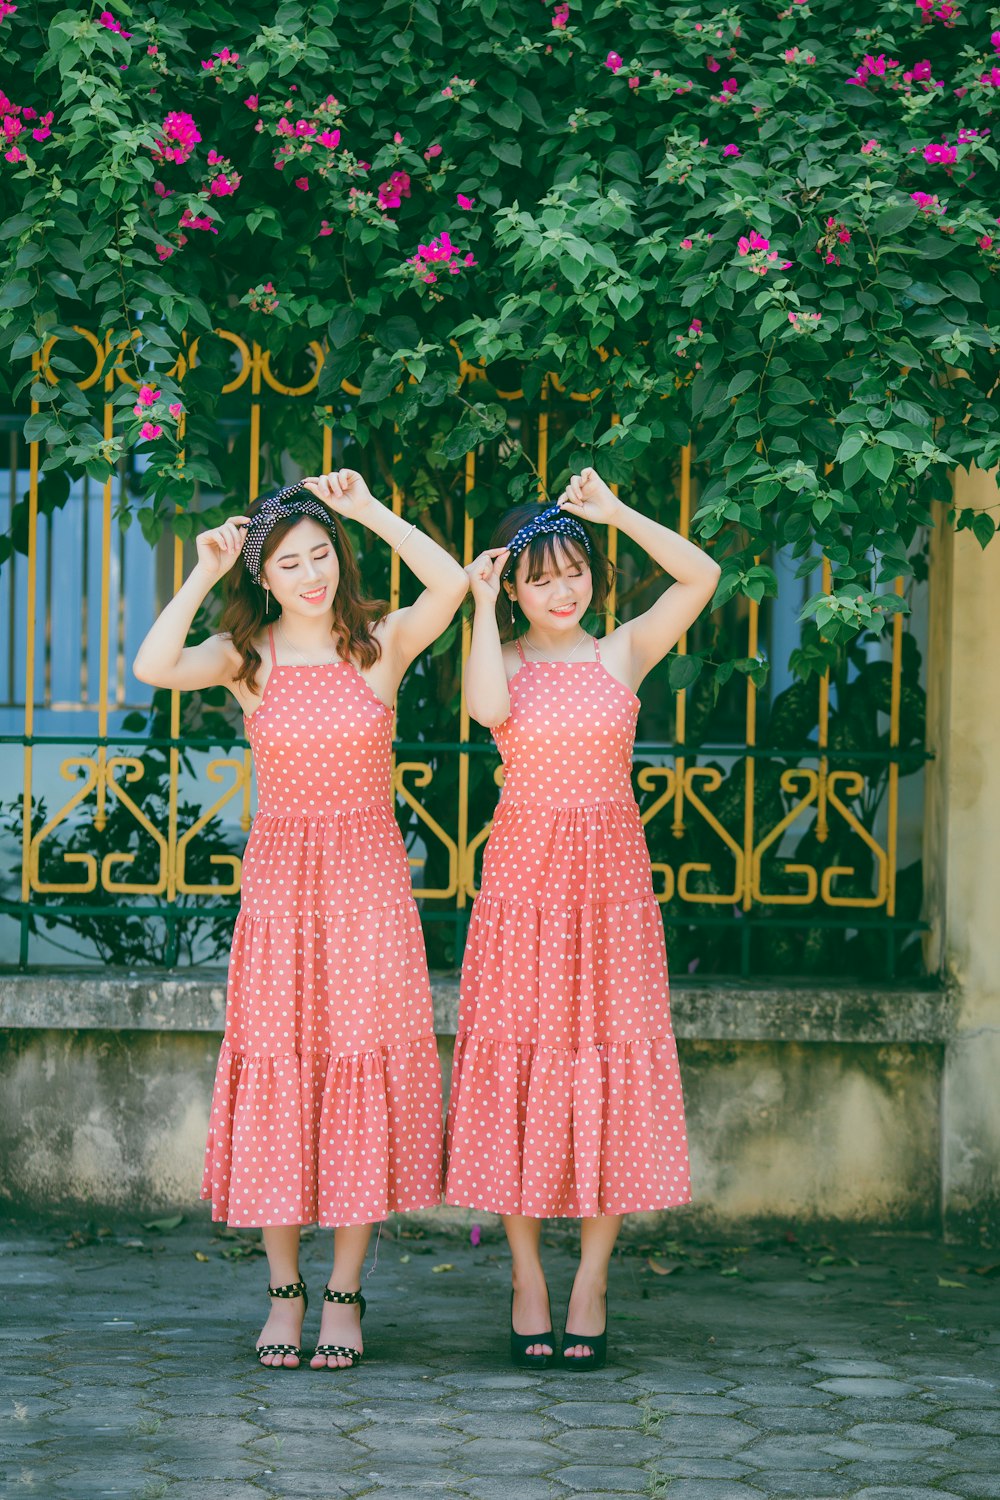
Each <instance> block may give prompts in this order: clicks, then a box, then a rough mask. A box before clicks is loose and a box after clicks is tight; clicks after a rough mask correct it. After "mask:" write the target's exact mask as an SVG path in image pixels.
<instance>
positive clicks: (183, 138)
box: [153, 109, 201, 164]
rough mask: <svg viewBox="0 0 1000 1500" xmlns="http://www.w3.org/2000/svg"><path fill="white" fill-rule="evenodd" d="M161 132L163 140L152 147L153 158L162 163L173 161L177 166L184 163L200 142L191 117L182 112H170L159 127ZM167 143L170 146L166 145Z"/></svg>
mask: <svg viewBox="0 0 1000 1500" xmlns="http://www.w3.org/2000/svg"><path fill="white" fill-rule="evenodd" d="M160 128H161V130H162V131H163V137H164V138H163V140H160V141H157V142H156V144H155V146H154V147H153V156H154V158H158V159H159V160H162V161H173V162H177V163H178V164H180V163H182V162H186V161H187V159H188V157H189V156H190V155H191V152H192V151H193V150H194V148H195V146H196V145H197V144H198V142H199V141H200V140H201V135H200V133H199V131H198V127H197V125H196V124H195V123H194V119H193V117H192V116H191V115H188V114H185V113H184V112H183V111H182V110H176V109H174V110H171V111H170V113H169V114H168V115H167V117H166V118H165V120H164V121H163V124H162V126H161V127H160ZM168 142H170V143H172V144H168Z"/></svg>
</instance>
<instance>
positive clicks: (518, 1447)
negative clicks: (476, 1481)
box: [452, 1438, 561, 1478]
mask: <svg viewBox="0 0 1000 1500" xmlns="http://www.w3.org/2000/svg"><path fill="white" fill-rule="evenodd" d="M560 1460H561V1454H560V1453H559V1452H558V1450H557V1449H556V1448H555V1447H551V1446H550V1445H549V1444H548V1443H539V1442H532V1441H527V1442H524V1443H521V1442H518V1443H516V1444H514V1443H511V1442H510V1441H509V1439H503V1438H470V1439H469V1440H468V1442H467V1443H466V1444H465V1445H464V1447H462V1448H460V1449H459V1450H458V1452H457V1453H455V1454H454V1456H453V1459H452V1462H453V1463H454V1464H455V1467H456V1468H460V1469H461V1470H462V1471H463V1472H468V1471H469V1470H470V1469H471V1470H472V1471H473V1472H478V1473H481V1474H482V1473H493V1472H497V1471H498V1472H500V1473H501V1474H507V1475H508V1476H511V1477H512V1478H513V1477H514V1476H517V1475H520V1474H529V1475H535V1474H547V1473H548V1472H549V1470H550V1469H554V1468H555V1467H556V1465H557V1464H558V1463H559V1462H560Z"/></svg>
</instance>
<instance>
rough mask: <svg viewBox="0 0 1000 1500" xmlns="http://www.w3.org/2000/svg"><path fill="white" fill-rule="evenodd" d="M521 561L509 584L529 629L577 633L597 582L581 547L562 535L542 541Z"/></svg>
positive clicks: (545, 538) (520, 559)
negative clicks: (533, 626)
mask: <svg viewBox="0 0 1000 1500" xmlns="http://www.w3.org/2000/svg"><path fill="white" fill-rule="evenodd" d="M539 542H540V543H542V545H538V544H535V545H532V546H530V547H528V548H527V549H526V550H525V551H524V552H523V553H522V554H521V556H520V557H519V558H518V560H517V568H516V571H515V573H514V578H513V584H511V583H510V582H509V581H508V583H507V585H506V587H507V592H508V594H510V596H511V598H515V599H516V600H517V602H518V604H519V605H520V607H521V609H522V611H523V613H524V616H525V619H526V620H527V621H528V624H529V626H531V625H535V626H537V627H538V628H539V629H541V630H562V631H566V632H567V633H574V632H575V631H576V630H577V629H578V628H579V627H580V626H582V624H583V617H584V615H585V614H586V613H587V610H588V609H589V608H590V602H591V600H592V599H593V597H594V579H593V575H592V573H591V571H590V563H589V562H588V560H587V554H586V552H585V551H584V549H583V547H582V546H579V545H578V544H577V543H575V542H572V541H570V542H567V541H564V540H563V538H562V537H560V536H546V537H544V538H540V539H539Z"/></svg>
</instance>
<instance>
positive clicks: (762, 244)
mask: <svg viewBox="0 0 1000 1500" xmlns="http://www.w3.org/2000/svg"><path fill="white" fill-rule="evenodd" d="M736 248H737V250H738V251H739V252H740V254H741V255H749V254H750V252H751V250H770V248H771V241H770V240H766V239H765V238H764V236H763V235H762V234H758V233H757V231H756V229H751V231H750V234H749V236H747V235H743V236H742V237H741V238H740V240H739V241H738V243H737V246H736ZM776 254H777V251H775V255H776ZM772 258H773V257H772Z"/></svg>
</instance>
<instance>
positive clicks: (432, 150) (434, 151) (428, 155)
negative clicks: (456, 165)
mask: <svg viewBox="0 0 1000 1500" xmlns="http://www.w3.org/2000/svg"><path fill="white" fill-rule="evenodd" d="M441 149H442V148H441V147H440V146H439V145H437V144H435V145H433V146H428V147H427V150H426V151H425V152H424V161H430V160H431V159H432V158H433V157H435V156H440V155H441Z"/></svg>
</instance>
